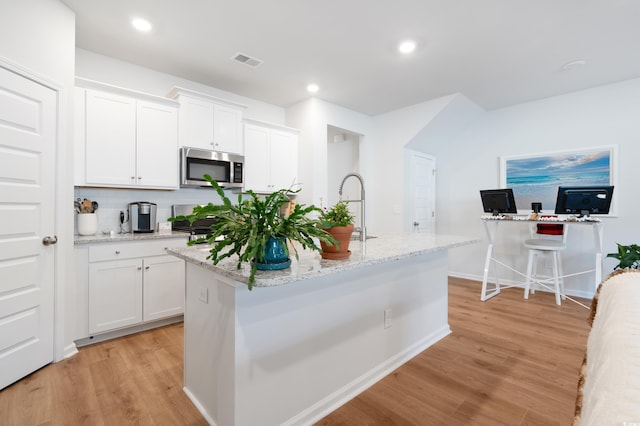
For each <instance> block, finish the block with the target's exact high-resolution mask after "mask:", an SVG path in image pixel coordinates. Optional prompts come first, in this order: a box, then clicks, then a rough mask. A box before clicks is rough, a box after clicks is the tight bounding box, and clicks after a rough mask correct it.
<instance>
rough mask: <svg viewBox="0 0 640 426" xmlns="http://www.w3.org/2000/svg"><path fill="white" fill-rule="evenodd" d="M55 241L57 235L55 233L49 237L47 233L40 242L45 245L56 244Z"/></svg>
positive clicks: (56, 240)
mask: <svg viewBox="0 0 640 426" xmlns="http://www.w3.org/2000/svg"><path fill="white" fill-rule="evenodd" d="M57 242H58V237H57V236H55V235H54V236H53V237H50V236H48V235H47V236H46V237H44V238H43V239H42V244H44V245H45V246H51V245H54V244H56V243H57Z"/></svg>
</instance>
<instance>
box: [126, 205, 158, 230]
mask: <svg viewBox="0 0 640 426" xmlns="http://www.w3.org/2000/svg"><path fill="white" fill-rule="evenodd" d="M156 208H157V206H156V204H155V203H149V202H147V201H136V202H135V203H129V223H130V224H131V232H137V233H142V232H155V230H156Z"/></svg>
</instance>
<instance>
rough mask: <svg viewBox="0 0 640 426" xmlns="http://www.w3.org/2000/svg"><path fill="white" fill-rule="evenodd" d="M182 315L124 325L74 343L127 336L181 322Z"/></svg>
mask: <svg viewBox="0 0 640 426" xmlns="http://www.w3.org/2000/svg"><path fill="white" fill-rule="evenodd" d="M183 319H184V316H183V315H177V316H175V317H170V318H163V319H160V320H155V321H151V322H146V323H143V324H138V325H134V326H133V327H125V328H120V329H117V330H112V331H107V332H105V333H100V334H95V335H93V336H89V337H85V338H83V339H78V340H76V341H75V342H74V343H75V345H76V346H78V347H82V346H86V345H91V344H93V343H98V342H104V341H105V340H111V339H115V338H116V337H122V336H128V335H129V334H134V333H138V332H140V331H146V330H151V329H152V328H158V327H162V326H165V325H169V324H175V323H177V322H182V321H183Z"/></svg>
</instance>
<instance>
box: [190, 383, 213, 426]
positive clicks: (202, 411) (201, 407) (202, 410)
mask: <svg viewBox="0 0 640 426" xmlns="http://www.w3.org/2000/svg"><path fill="white" fill-rule="evenodd" d="M182 391H183V392H184V393H185V394H186V395H187V398H189V400H190V401H191V402H192V403H193V405H195V406H196V409H197V410H198V411H199V412H200V414H201V415H202V417H204V419H205V420H206V421H207V423H209V424H210V425H211V426H217V424H216V422H215V421H213V417H211V416H210V415H209V413H208V412H207V410H206V409H205V408H204V405H202V404H201V403H200V401H198V398H196V397H195V395H194V394H192V393H191V391H190V390H189V389H188V388H187V387H186V386H185V387H183V388H182Z"/></svg>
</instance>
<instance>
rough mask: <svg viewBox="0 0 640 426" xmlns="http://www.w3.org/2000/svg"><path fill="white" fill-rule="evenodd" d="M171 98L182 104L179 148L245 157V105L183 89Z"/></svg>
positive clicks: (177, 90) (175, 89)
mask: <svg viewBox="0 0 640 426" xmlns="http://www.w3.org/2000/svg"><path fill="white" fill-rule="evenodd" d="M168 96H169V97H170V98H172V99H176V100H177V101H178V102H179V103H180V138H179V139H180V146H190V147H194V148H201V149H211V150H215V151H222V152H230V153H234V154H241V155H242V154H243V152H244V149H243V143H242V142H243V141H242V113H243V111H244V109H245V108H246V106H245V105H241V104H237V103H235V102H231V101H227V100H224V99H219V98H215V97H213V96H209V95H206V94H204V93H198V92H194V91H192V90H188V89H183V88H180V87H176V88H174V89H173V90H172V91H171V92H170V93H169V95H168Z"/></svg>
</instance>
